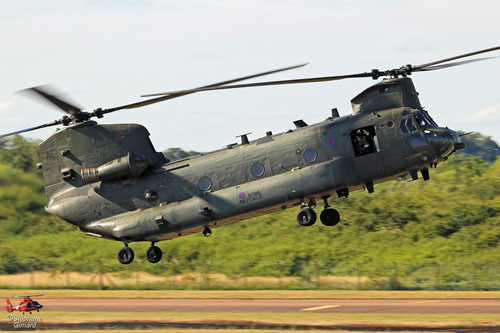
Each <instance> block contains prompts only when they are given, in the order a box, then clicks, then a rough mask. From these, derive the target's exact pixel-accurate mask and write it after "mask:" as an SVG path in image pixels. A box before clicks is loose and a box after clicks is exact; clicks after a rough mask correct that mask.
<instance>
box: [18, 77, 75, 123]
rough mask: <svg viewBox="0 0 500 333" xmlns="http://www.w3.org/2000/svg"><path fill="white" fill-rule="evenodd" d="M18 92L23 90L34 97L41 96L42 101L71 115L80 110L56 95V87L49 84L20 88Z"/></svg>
mask: <svg viewBox="0 0 500 333" xmlns="http://www.w3.org/2000/svg"><path fill="white" fill-rule="evenodd" d="M19 92H23V93H24V92H25V93H30V94H32V95H35V96H36V97H38V98H41V99H42V100H43V101H45V102H49V103H50V104H52V105H54V106H55V107H57V108H58V109H60V110H62V111H63V112H65V113H68V114H70V115H73V116H74V115H76V114H77V113H79V112H80V111H81V108H79V107H77V106H75V105H73V104H71V103H70V102H68V101H65V100H63V99H62V98H61V97H58V96H56V94H57V91H56V89H55V88H54V87H51V86H49V85H44V86H37V87H32V88H27V89H23V90H20V91H19Z"/></svg>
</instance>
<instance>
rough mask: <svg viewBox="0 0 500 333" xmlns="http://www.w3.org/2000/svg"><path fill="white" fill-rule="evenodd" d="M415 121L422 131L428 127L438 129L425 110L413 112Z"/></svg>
mask: <svg viewBox="0 0 500 333" xmlns="http://www.w3.org/2000/svg"><path fill="white" fill-rule="evenodd" d="M413 116H414V117H415V120H416V121H417V122H418V124H419V125H420V127H421V128H422V129H427V128H430V127H438V125H437V124H436V122H435V121H434V120H433V119H432V118H431V116H430V115H429V113H428V112H427V111H425V110H418V111H415V112H413Z"/></svg>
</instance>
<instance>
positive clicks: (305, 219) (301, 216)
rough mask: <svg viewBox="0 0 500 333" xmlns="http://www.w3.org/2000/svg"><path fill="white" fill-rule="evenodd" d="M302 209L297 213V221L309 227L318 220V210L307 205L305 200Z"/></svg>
mask: <svg viewBox="0 0 500 333" xmlns="http://www.w3.org/2000/svg"><path fill="white" fill-rule="evenodd" d="M301 207H302V208H301V210H300V211H299V212H298V213H297V222H298V223H299V224H300V225H301V226H303V227H309V226H311V225H313V224H314V222H316V212H315V211H314V210H313V209H312V208H310V207H306V204H305V203H304V202H302V203H301Z"/></svg>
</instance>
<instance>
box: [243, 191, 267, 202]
mask: <svg viewBox="0 0 500 333" xmlns="http://www.w3.org/2000/svg"><path fill="white" fill-rule="evenodd" d="M261 199H262V193H260V191H257V192H249V193H246V195H245V198H241V195H240V205H244V204H246V203H248V202H252V201H257V200H261Z"/></svg>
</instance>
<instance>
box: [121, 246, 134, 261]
mask: <svg viewBox="0 0 500 333" xmlns="http://www.w3.org/2000/svg"><path fill="white" fill-rule="evenodd" d="M118 261H119V262H120V263H122V264H124V265H128V264H130V263H131V262H132V261H134V251H132V249H131V248H130V247H128V245H125V246H124V247H122V248H121V249H120V251H118Z"/></svg>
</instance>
